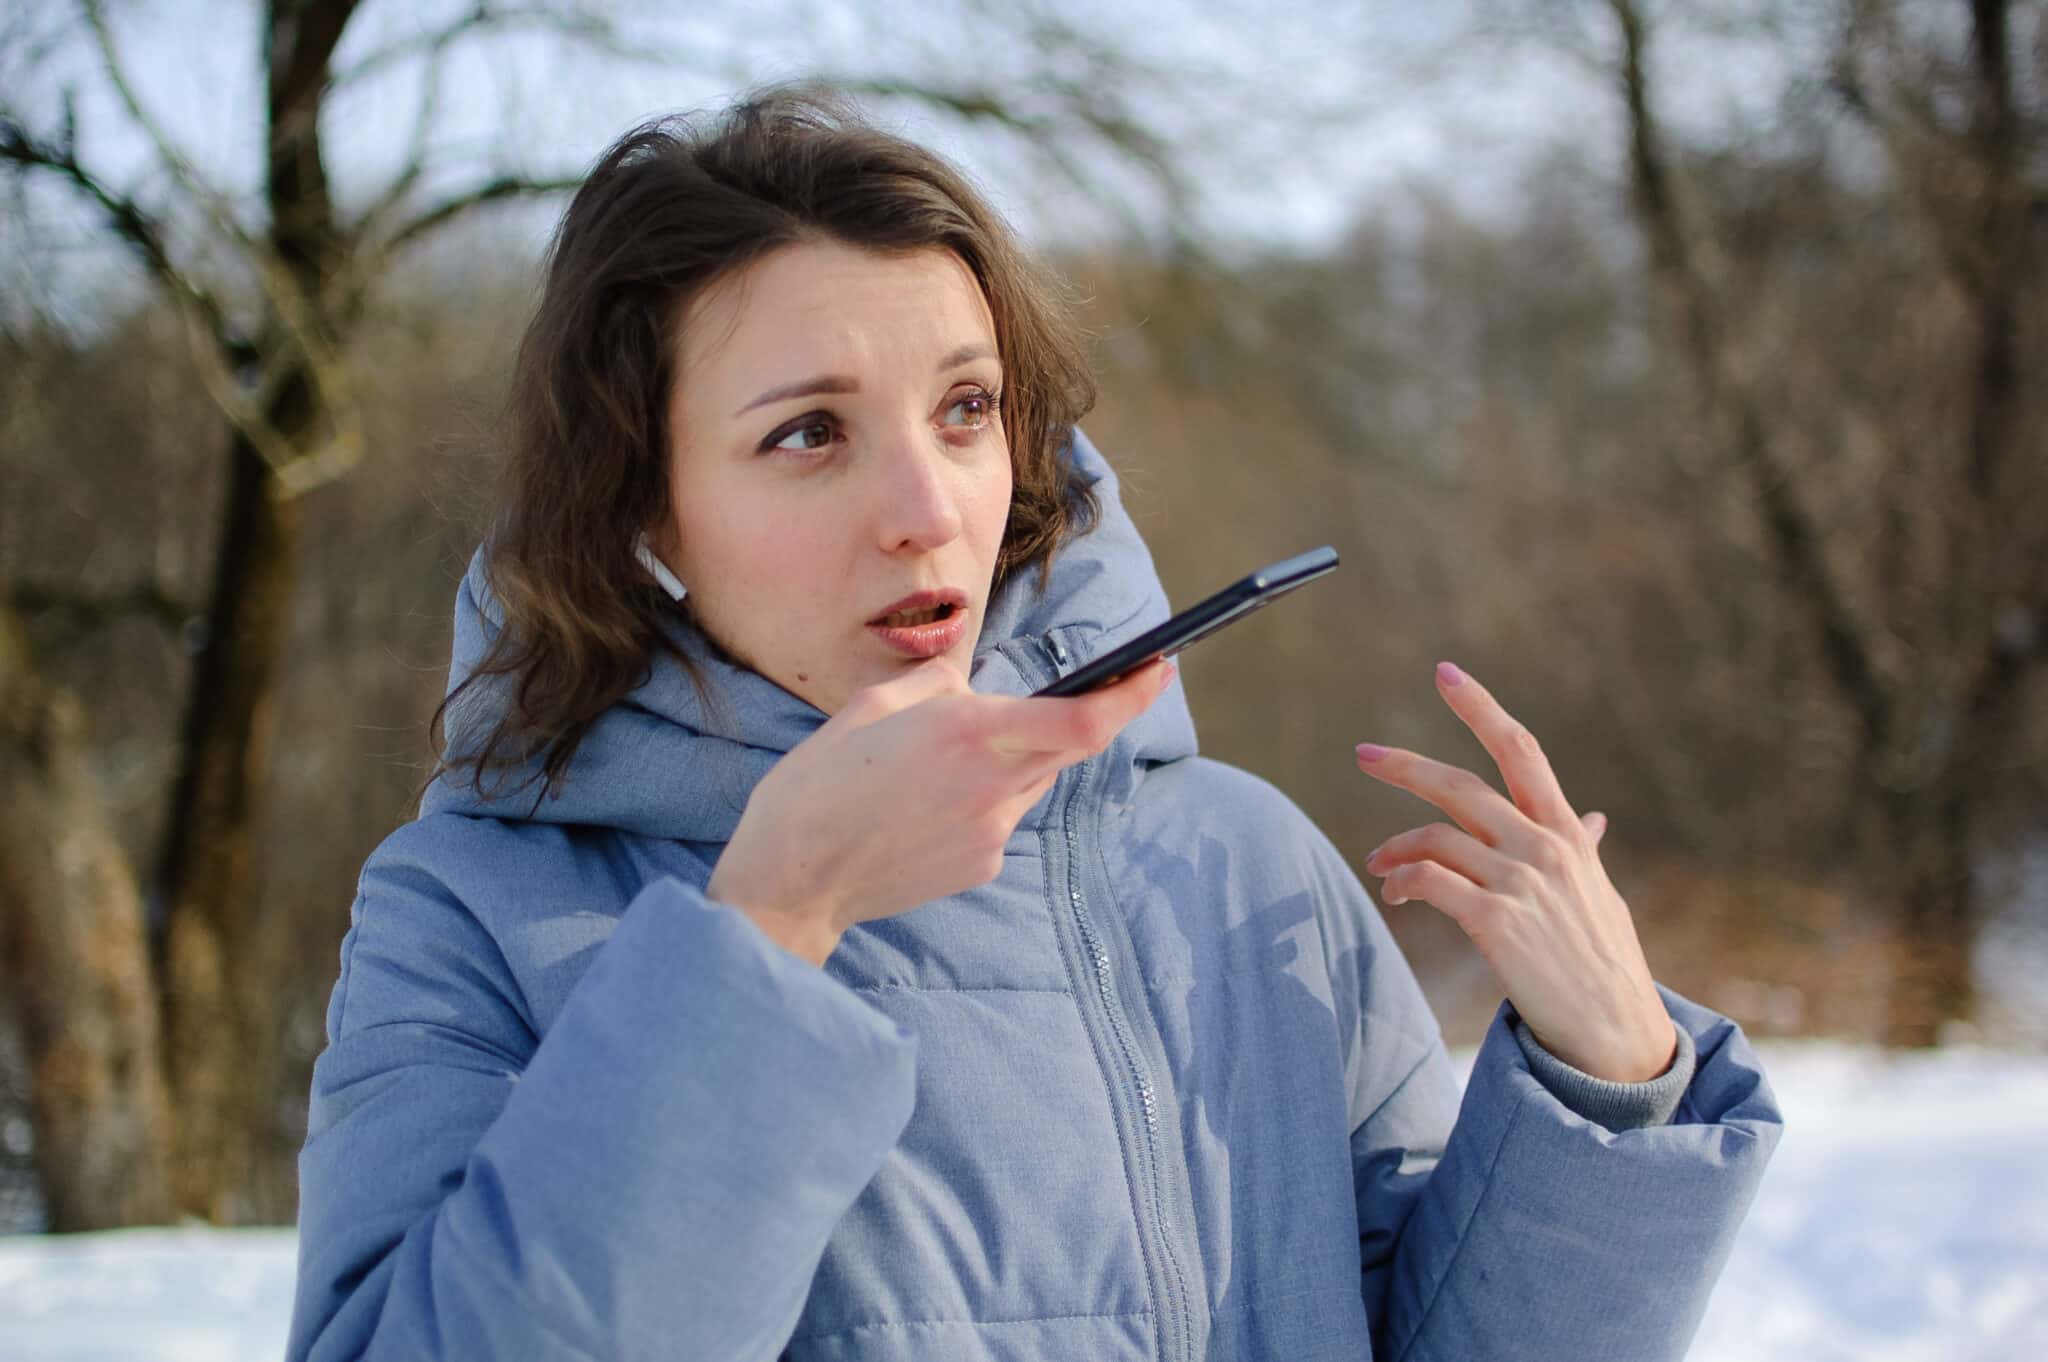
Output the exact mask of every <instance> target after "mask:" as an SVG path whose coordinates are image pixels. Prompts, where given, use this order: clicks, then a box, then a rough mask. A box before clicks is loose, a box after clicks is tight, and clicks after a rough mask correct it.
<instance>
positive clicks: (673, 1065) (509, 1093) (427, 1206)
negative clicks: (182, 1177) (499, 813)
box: [287, 858, 916, 1362]
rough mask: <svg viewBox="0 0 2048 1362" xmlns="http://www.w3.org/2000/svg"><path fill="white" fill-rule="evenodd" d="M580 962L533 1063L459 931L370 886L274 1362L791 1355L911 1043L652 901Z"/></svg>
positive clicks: (410, 886)
mask: <svg viewBox="0 0 2048 1362" xmlns="http://www.w3.org/2000/svg"><path fill="white" fill-rule="evenodd" d="M373 865H374V858H373ZM595 952H596V953H595V955H594V957H593V959H592V961H591V963H590V966H589V968H588V969H587V970H586V971H585V972H584V973H583V975H582V977H581V978H580V979H579V980H578V982H577V983H576V985H575V986H574V988H573V990H572V991H571V993H570V994H569V995H568V997H567V1000H566V1002H565V1003H564V1005H563V1007H562V1010H561V1011H560V1013H559V1015H558V1016H557V1017H556V1019H555V1021H554V1023H553V1025H552V1026H550V1027H549V1028H548V1030H547V1033H546V1035H545V1036H542V1037H536V1036H535V1034H534V1032H533V1029H532V1027H531V1026H530V1024H529V1023H528V1021H527V1020H526V1011H525V1005H524V1000H523V999H522V998H521V996H520V992H519V988H518V984H517V981H516V980H515V979H514V978H513V977H512V975H511V973H510V971H509V970H508V969H507V967H506V965H505V963H504V959H503V957H502V955H501V954H500V953H499V950H498V947H497V945H496V943H495V942H494V940H493V939H492V937H491V936H490V934H489V933H488V932H486V931H485V930H484V929H483V927H482V926H481V925H480V924H479V923H478V922H477V920H476V919H475V918H474V917H473V916H472V915H471V914H470V913H469V912H467V911H466V910H464V909H463V908H462V906H461V905H460V904H459V903H457V902H455V901H454V899H453V897H452V896H451V895H449V894H448V892H447V891H446V890H445V888H443V887H442V886H441V885H440V884H439V883H437V882H436V881H434V880H433V879H432V877H431V876H428V875H426V874H424V873H423V872H421V871H419V870H418V868H417V867H413V868H410V869H407V870H403V871H399V870H392V871H388V872H385V873H378V872H376V871H374V870H373V869H372V868H371V867H366V869H365V875H364V881H363V885H362V890H361V893H359V895H358V897H357V900H356V904H355V909H354V914H353V922H352V925H351V927H350V930H349V934H348V937H347V939H346V941H345V942H344V945H343V948H342V970H341V976H340V978H339V980H338V981H337V983H336V985H335V989H334V994H333V997H332V999H331V1001H330V1003H329V1006H328V1017H327V1030H328V1047H327V1049H326V1050H325V1051H324V1052H323V1053H322V1055H321V1056H320V1058H319V1059H318V1061H317V1062H316V1063H315V1066H314V1073H313V1087H312V1101H311V1108H310V1111H309V1114H308V1123H307V1124H308V1130H307V1138H306V1143H305V1146H304V1149H303V1151H302V1152H301V1155H300V1161H299V1176H300V1216H299V1261H298V1282H297V1289H296V1295H295V1299H294V1305H293V1314H292V1322H291V1330H290V1335H289V1343H288V1346H287V1357H288V1359H289V1362H342V1359H381V1358H406V1359H433V1360H435V1362H458V1359H484V1358H506V1357H519V1358H531V1359H541V1360H543V1362H556V1360H558V1359H559V1360H561V1362H567V1360H568V1359H579V1360H580V1359H597V1358H602V1359H606V1360H607V1362H610V1359H633V1358H657V1357H658V1358H675V1357H690V1358H703V1359H711V1360H717V1359H750V1360H751V1359H772V1358H774V1357H775V1356H776V1355H777V1353H778V1352H779V1351H780V1350H781V1349H782V1347H783V1345H784V1344H785V1343H786V1342H787V1341H788V1339H789V1337H790V1335H791V1334H792V1333H793V1332H794V1330H795V1328H796V1323H797V1319H798V1316H799V1314H800V1312H801V1310H802V1308H803V1304H804V1300H805V1298H806V1296H807V1295H808V1294H809V1290H810V1283H811V1278H812V1276H813V1274H814V1273H815V1271H816V1269H817V1265H818V1261H819V1259H820V1257H821V1256H822V1255H823V1252H824V1246H825V1242H826V1239H827V1238H828V1236H829V1235H830V1233H831V1231H832V1229H833V1227H834V1225H835V1224H836V1223H837V1222H838V1221H839V1219H840V1218H841V1216H843V1215H844V1214H845V1212H846V1210H847V1208H848V1207H849V1206H851V1205H852V1203H853V1201H854V1199H855V1198H856V1197H857V1196H858V1195H859V1194H860V1191H861V1189H862V1188H863V1187H865V1186H866V1185H867V1183H868V1182H869V1181H870V1180H871V1179H872V1177H873V1176H874V1174H875V1172H876V1170H877V1169H878V1168H879V1167H880V1166H881V1162H882V1160H883V1158H884V1157H885V1156H886V1155H887V1153H888V1151H889V1150H890V1149H891V1148H892V1147H893V1146H894V1144H895V1143H896V1141H897V1139H898V1137H899V1136H900V1135H901V1134H902V1131H903V1128H904V1126H905V1125H906V1124H907V1123H908V1121H909V1119H910V1112H911V1107H912V1103H913V1100H914V1071H915V1055H916V1042H915V1038H914V1036H913V1035H912V1034H911V1033H909V1032H907V1031H905V1030H903V1029H902V1028H901V1027H899V1026H898V1025H897V1024H896V1023H895V1022H893V1021H891V1020H890V1019H888V1018H887V1017H885V1016H884V1015H883V1014H882V1013H880V1012H879V1011H877V1010H875V1009H874V1008H871V1007H869V1006H868V1005H867V1004H866V1003H865V1002H863V1001H861V999H860V998H859V997H858V996H857V995H856V994H855V993H853V992H852V991H851V990H848V989H847V988H845V987H844V986H843V985H841V984H839V983H838V982H837V981H835V980H833V979H831V978H830V977H829V976H827V975H826V974H825V973H824V972H823V971H822V970H819V969H817V968H815V967H814V966H812V965H810V964H809V963H808V962H806V961H803V960H801V959H799V958H798V957H796V956H794V955H792V954H790V953H788V952H787V951H785V950H783V949H782V948H781V947H780V946H778V945H776V944H774V943H773V942H771V941H770V940H769V939H768V938H767V936H766V935H764V934H763V933H761V932H760V931H759V930H758V929H757V928H756V927H754V925H753V924H752V923H750V922H748V921H747V920H746V919H745V918H744V917H743V916H742V915H741V914H739V913H738V912H736V911H735V910H733V909H730V908H728V907H725V906H723V905H720V904H717V903H714V902H711V901H709V900H707V899H705V898H704V897H703V895H702V894H701V893H700V892H699V891H698V890H696V889H695V888H693V887H691V886H688V885H686V884H684V883H682V882H681V881H680V880H677V879H674V878H667V877H665V878H662V879H659V880H656V881H655V882H653V883H651V884H649V885H647V886H646V887H645V888H644V889H643V890H642V891H641V892H640V893H639V894H638V896H636V897H635V898H634V899H633V901H632V902H631V903H630V904H629V905H628V906H627V908H626V910H625V913H624V914H623V916H622V917H620V918H619V920H618V922H617V925H616V927H615V929H614V930H613V932H612V934H611V935H610V937H609V939H608V940H606V941H604V943H603V944H602V945H600V946H598V947H596V948H595Z"/></svg>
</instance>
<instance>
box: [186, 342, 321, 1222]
mask: <svg viewBox="0 0 2048 1362" xmlns="http://www.w3.org/2000/svg"><path fill="white" fill-rule="evenodd" d="M309 398H310V392H309V385H308V384H307V383H306V382H305V381H304V379H303V378H302V377H301V378H294V379H293V380H290V381H288V382H287V383H286V384H285V386H284V390H283V392H282V393H281V394H280V397H279V400H278V402H277V403H276V404H275V406H274V409H273V411H272V413H271V415H272V418H273V426H274V428H275V429H276V430H277V431H278V432H279V434H281V435H283V436H285V437H286V438H287V439H290V438H294V437H296V436H297V435H298V434H299V433H300V432H301V431H302V430H303V429H305V428H306V427H307V426H308V425H309V424H310V413H309V408H310V401H309ZM231 444H232V447H231V449H230V451H229V459H230V461H231V465H232V475H231V479H230V483H229V490H228V506H227V514H226V516H225V523H224V525H223V527H222V533H221V537H220V544H219V548H218V551H217V553H216V555H215V559H214V572H213V585H212V590H211V597H210V599H209V602H208V606H207V614H206V641H205V645H204V647H203V648H202V649H201V651H200V654H199V658H198V665H197V667H196V668H195V669H194V674H193V677H192V681H191V691H190V699H189V701H188V703H187V707H186V711H185V721H184V734H183V741H182V743H181V744H180V765H179V769H178V775H177V783H176V785H175V787H174V791H175V792H174V795H173V798H172V802H171V807H170V810H169V816H168V818H167V820H166V824H165V833H164V841H163V845H162V851H161V855H160V859H159V862H158V871H157V885H156V889H157V893H158V895H159V897H160V901H161V903H162V904H163V905H164V916H163V919H162V922H161V936H160V938H159V940H158V942H157V950H158V978H159V979H160V980H161V981H162V987H163V1005H164V1033H165V1052H166V1057H167V1060H168V1065H169V1068H168V1072H169V1076H170V1082H171V1093H172V1098H173V1101H174V1103H175V1109H176V1111H177V1134H176V1140H175V1143H174V1146H173V1150H172V1154H173V1158H172V1165H171V1185H172V1190H173V1194H174V1195H175V1197H176V1199H177V1204H178V1207H179V1209H180V1210H182V1211H184V1212H186V1213H188V1214H193V1215H200V1216H204V1217H206V1218H207V1219H209V1220H213V1221H216V1222H219V1223H229V1222H232V1221H233V1220H235V1219H236V1218H237V1212H238V1207H237V1205H236V1204H235V1200H234V1197H235V1194H236V1193H237V1191H238V1190H239V1189H240V1188H241V1187H242V1185H243V1184H245V1183H246V1181H247V1176H246V1175H247V1171H248V1169H249V1167H250V1164H251V1162H252V1160H253V1159H254V1158H255V1157H256V1152H257V1150H258V1148H259V1147H260V1144H259V1142H258V1140H257V1139H256V1132H257V1131H258V1130H260V1129H262V1127H263V1126H264V1125H266V1124H267V1123H268V1122H269V1121H271V1120H272V1119H274V1113H273V1111H272V1110H271V1107H270V1099H271V1094H270V1093H269V1092H268V1091H267V1088H266V1085H265V1084H264V1082H263V1081H262V1076H263V1073H264V1069H263V1067H262V1065H261V1063H260V1058H261V1056H263V1055H265V1054H267V1053H268V1050H269V1045H268V1043H267V1041H266V1040H265V1035H264V1032H265V1031H266V1029H270V1028H265V1027H263V1026H262V1025H261V1022H262V1019H263V1018H264V1017H266V1016H269V1015H272V1014H273V1012H274V1006H273V1004H272V1000H270V999H267V998H264V997H262V996H260V995H259V994H258V993H257V992H255V991H253V990H252V985H253V984H254V983H255V982H256V980H257V977H258V976H257V975H256V974H255V972H254V965H255V961H254V958H253V956H254V950H253V947H254V942H253V940H252V938H253V936H254V932H253V930H252V926H253V919H254V915H255V905H254V903H253V902H252V899H251V893H252V889H253V881H254V875H253V871H254V851H255V847H254V836H253V825H254V819H255V807H254V797H255V796H256V794H257V793H258V792H259V791H260V790H261V788H262V783H263V773H264V769H265V765H266V763H267V761H268V759H269V753H270V741H271V736H272V728H273V719H274V715H273V711H272V695H273V692H274V690H275V688H276V684H277V669H278V660H279V655H280V654H281V652H282V651H283V645H284V641H285V637H286V633H287V630H288V629H289V626H290V622H291V601H292V589H293V578H294V567H295V558H296V548H297V542H298V525H299V516H298V513H297V509H296V506H295V505H294V504H293V503H291V502H288V501H287V502H280V501H278V500H277V499H275V498H274V497H273V496H272V495H271V491H272V483H273V479H272V475H271V471H270V468H269V465H267V464H266V463H265V462H264V460H263V458H262V456H261V455H260V454H259V453H258V452H257V450H256V448H255V447H254V445H253V444H252V443H251V442H250V440H249V439H248V437H247V436H245V435H242V434H240V433H239V432H238V433H236V434H234V435H233V436H232V437H231ZM252 1060H253V1061H255V1062H253V1063H252ZM252 1070H253V1072H252Z"/></svg>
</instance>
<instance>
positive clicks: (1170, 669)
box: [1159, 662, 1178, 690]
mask: <svg viewBox="0 0 2048 1362" xmlns="http://www.w3.org/2000/svg"><path fill="white" fill-rule="evenodd" d="M1176 670H1178V669H1177V668H1176V667H1175V666H1174V665H1173V664H1172V663H1171V662H1168V663H1166V664H1165V665H1164V666H1162V667H1161V668H1160V669H1159V689H1161V690H1165V689H1166V688H1167V687H1168V686H1170V685H1172V684H1173V677H1174V673H1175V671H1176Z"/></svg>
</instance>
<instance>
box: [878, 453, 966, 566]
mask: <svg viewBox="0 0 2048 1362" xmlns="http://www.w3.org/2000/svg"><path fill="white" fill-rule="evenodd" d="M884 467H885V468H886V470H887V471H886V475H885V476H884V477H883V479H882V485H881V486H880V487H878V488H877V489H876V493H877V505H876V508H875V514H876V523H877V525H878V526H879V528H880V532H881V545H882V551H883V552H884V553H898V552H901V551H902V550H904V549H936V548H942V547H944V546H945V545H947V544H950V543H952V542H953V540H955V539H957V538H959V536H960V528H961V517H960V505H959V489H958V488H957V487H956V485H955V478H954V476H953V473H954V469H953V466H952V460H950V459H949V458H947V456H946V453H945V451H944V450H942V449H940V448H938V447H937V439H936V437H934V436H933V435H932V434H931V433H930V432H929V431H923V432H919V433H918V434H916V435H912V436H907V437H905V438H904V439H902V440H900V441H898V442H897V444H896V447H895V449H894V450H893V451H892V452H891V454H890V457H889V458H888V459H887V460H886V461H885V462H884Z"/></svg>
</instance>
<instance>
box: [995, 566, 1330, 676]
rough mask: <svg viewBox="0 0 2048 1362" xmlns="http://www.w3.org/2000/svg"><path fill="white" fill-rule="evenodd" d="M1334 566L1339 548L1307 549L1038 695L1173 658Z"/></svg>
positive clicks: (1141, 636)
mask: <svg viewBox="0 0 2048 1362" xmlns="http://www.w3.org/2000/svg"><path fill="white" fill-rule="evenodd" d="M1336 566H1337V551H1336V550H1335V549H1333V548H1331V547H1330V546H1329V545H1327V544H1325V545H1324V546H1323V547H1322V548H1319V549H1310V550H1309V551H1308V552H1307V553H1303V554H1297V555H1296V556H1295V557H1293V558H1286V559H1283V560H1281V561H1280V562H1277V563H1274V564H1271V565H1270V566H1267V567H1262V568H1260V569H1259V570H1258V571H1257V572H1254V573H1252V574H1251V575H1250V576H1248V577H1245V578H1243V579H1241V580H1239V581H1236V582H1233V583H1231V584H1230V585H1229V586H1226V587H1224V588H1223V589H1222V590H1221V591H1219V592H1217V593H1216V594H1215V595H1213V596H1211V597H1209V598H1208V599H1207V600H1204V601H1198V602H1196V603H1195V604H1194V605H1191V606H1189V607H1188V608H1187V609H1185V610H1183V611H1181V612H1180V613H1179V614H1178V615H1175V616H1174V617H1173V618H1172V619H1170V620H1168V621H1166V623H1164V624H1162V625H1160V626H1159V627H1157V628H1156V629H1148V630H1146V631H1145V632H1144V633H1142V634H1140V635H1138V637H1136V638H1134V639H1132V640H1131V641H1130V642H1129V643H1126V644H1124V645H1123V646H1122V647H1121V648H1117V649H1114V650H1113V651H1111V652H1107V653H1104V654H1103V655H1102V656H1101V657H1098V658H1096V659H1095V660H1094V661H1093V662H1090V663H1089V664H1088V665H1087V666H1085V667H1082V668H1081V669H1080V670H1078V671H1076V672H1073V673H1071V674H1070V675H1067V676H1063V677H1061V678H1060V679H1059V680H1057V681H1055V682H1053V683H1052V684H1051V685H1049V686H1047V687H1045V688H1044V689H1043V690H1040V691H1036V692H1034V694H1036V695H1079V694H1081V693H1082V692H1084V691H1090V690H1094V689H1095V688H1096V687H1097V686H1106V685H1108V684H1109V683H1110V682H1112V681H1114V680H1116V679H1117V678H1118V677H1119V676H1123V675H1126V674H1127V673H1130V672H1134V671H1136V670H1137V669H1138V668H1140V667H1142V666H1144V665H1145V664H1146V663H1147V662H1150V661H1151V660H1152V659H1153V658H1155V657H1172V656H1173V655H1174V654H1175V653H1177V652H1179V651H1181V650H1182V649H1183V648H1186V647H1188V646H1189V645H1190V644H1193V643H1197V642H1199V641H1200V640H1202V639H1205V638H1207V637H1209V635H1211V634H1213V633H1215V632H1216V631H1217V630H1219V629H1221V628H1223V627H1224V626H1225V625H1227V624H1234V623H1236V622H1237V621H1238V620H1241V619H1243V618H1244V617H1245V616H1246V615H1249V614H1251V613H1252V611H1254V610H1257V609H1259V608H1260V607H1261V606H1266V605H1271V604H1272V603H1273V602H1274V601H1277V600H1279V599H1280V598H1281V597H1282V596H1284V595H1286V594H1287V593H1288V592H1290V591H1292V590H1294V589H1295V588H1296V587H1299V586H1306V585H1308V584H1309V583H1310V582H1313V581H1314V580H1316V578H1318V577H1321V576H1323V575H1324V574H1326V573H1328V572H1330V571H1332V570H1334V569H1335V568H1336Z"/></svg>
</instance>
